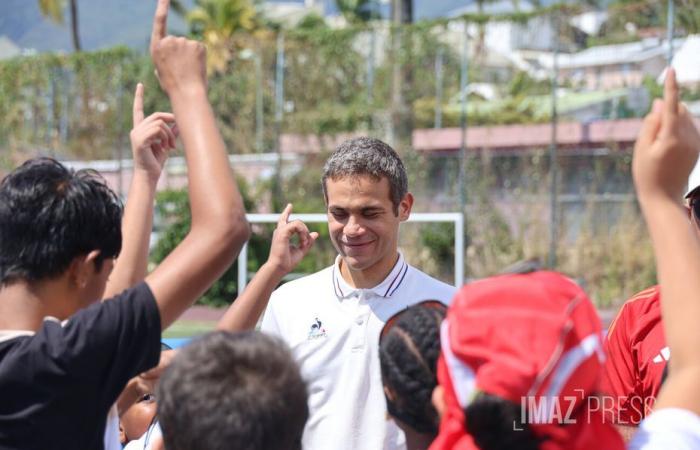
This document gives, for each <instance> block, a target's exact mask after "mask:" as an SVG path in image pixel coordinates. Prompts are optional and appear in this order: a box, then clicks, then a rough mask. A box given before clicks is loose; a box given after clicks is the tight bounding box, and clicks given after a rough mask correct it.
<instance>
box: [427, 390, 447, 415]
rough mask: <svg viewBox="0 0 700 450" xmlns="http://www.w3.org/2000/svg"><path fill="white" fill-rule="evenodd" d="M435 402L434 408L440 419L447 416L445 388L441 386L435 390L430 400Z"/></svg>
mask: <svg viewBox="0 0 700 450" xmlns="http://www.w3.org/2000/svg"><path fill="white" fill-rule="evenodd" d="M430 400H431V401H432V402H433V406H434V407H435V410H436V411H437V413H438V416H439V417H440V419H442V416H443V415H444V414H445V388H443V387H442V386H440V385H439V384H438V385H437V386H435V389H433V395H432V397H431V399H430Z"/></svg>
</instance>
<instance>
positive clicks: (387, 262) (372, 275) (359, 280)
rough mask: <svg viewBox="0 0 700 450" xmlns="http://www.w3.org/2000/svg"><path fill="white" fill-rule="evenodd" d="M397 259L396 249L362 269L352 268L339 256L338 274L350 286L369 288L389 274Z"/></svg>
mask: <svg viewBox="0 0 700 450" xmlns="http://www.w3.org/2000/svg"><path fill="white" fill-rule="evenodd" d="M398 260H399V252H398V251H397V252H395V253H394V254H393V255H392V256H391V257H388V258H385V259H383V260H381V261H378V262H377V263H376V264H374V265H373V266H371V267H368V268H366V269H363V270H352V269H350V266H349V265H348V264H345V261H343V259H342V258H341V259H340V275H341V276H342V277H343V279H344V280H345V281H346V282H347V283H348V284H349V285H350V286H352V287H354V288H356V289H371V288H373V287H375V286H377V285H378V284H380V283H381V282H382V281H384V279H385V278H386V277H388V276H389V274H390V273H391V270H392V269H393V268H394V266H395V265H396V262H397V261H398Z"/></svg>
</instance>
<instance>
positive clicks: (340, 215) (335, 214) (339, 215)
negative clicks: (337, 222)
mask: <svg viewBox="0 0 700 450" xmlns="http://www.w3.org/2000/svg"><path fill="white" fill-rule="evenodd" d="M331 214H332V215H333V217H335V218H336V219H344V218H345V217H347V214H345V213H344V212H341V211H333V212H332V213H331Z"/></svg>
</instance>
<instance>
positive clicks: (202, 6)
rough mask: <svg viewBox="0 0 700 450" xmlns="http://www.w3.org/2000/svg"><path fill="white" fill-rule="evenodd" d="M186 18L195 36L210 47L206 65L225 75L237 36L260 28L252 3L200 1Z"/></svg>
mask: <svg viewBox="0 0 700 450" xmlns="http://www.w3.org/2000/svg"><path fill="white" fill-rule="evenodd" d="M185 18H186V19H187V22H188V23H189V25H190V31H191V32H192V34H193V35H194V36H196V37H198V38H200V39H201V40H202V41H203V42H204V44H205V45H206V46H207V66H208V69H210V70H213V71H215V72H223V71H224V70H226V68H227V66H228V62H229V61H230V60H231V58H233V55H234V51H235V49H236V42H235V40H234V36H235V35H236V34H237V33H239V32H247V33H251V32H253V31H255V30H256V29H257V28H258V26H259V21H258V18H257V12H256V10H255V7H254V6H253V3H252V2H251V1H250V0H197V2H196V4H195V7H194V8H193V9H192V10H190V11H189V12H188V13H187V14H186V15H185Z"/></svg>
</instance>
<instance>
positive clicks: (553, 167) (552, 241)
mask: <svg viewBox="0 0 700 450" xmlns="http://www.w3.org/2000/svg"><path fill="white" fill-rule="evenodd" d="M552 29H553V30H554V31H553V35H552V137H551V141H550V143H549V173H550V177H551V178H550V191H549V199H550V204H549V258H548V266H549V268H550V269H554V268H555V267H556V265H557V240H558V229H557V228H558V220H557V217H558V215H559V214H558V212H559V199H558V197H557V189H558V187H557V176H558V170H557V169H558V167H557V166H558V162H557V123H558V120H559V118H558V116H557V90H558V87H559V22H558V21H557V16H556V12H555V13H553V14H552Z"/></svg>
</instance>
